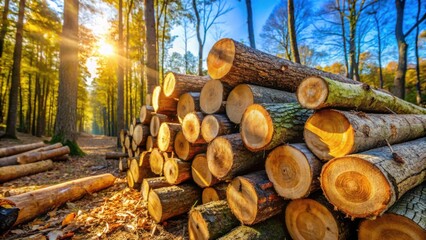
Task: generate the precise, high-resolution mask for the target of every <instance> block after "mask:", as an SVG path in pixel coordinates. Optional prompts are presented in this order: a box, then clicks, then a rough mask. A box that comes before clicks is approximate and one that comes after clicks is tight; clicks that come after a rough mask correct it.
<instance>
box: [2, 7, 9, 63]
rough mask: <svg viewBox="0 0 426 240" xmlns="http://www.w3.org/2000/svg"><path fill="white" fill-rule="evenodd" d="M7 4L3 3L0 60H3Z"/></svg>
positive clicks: (7, 23) (7, 12)
mask: <svg viewBox="0 0 426 240" xmlns="http://www.w3.org/2000/svg"><path fill="white" fill-rule="evenodd" d="M9 2H10V0H5V1H4V7H3V14H2V21H1V32H0V58H3V49H4V39H5V38H6V33H7V27H8V26H9V20H8V19H7V16H8V14H9Z"/></svg>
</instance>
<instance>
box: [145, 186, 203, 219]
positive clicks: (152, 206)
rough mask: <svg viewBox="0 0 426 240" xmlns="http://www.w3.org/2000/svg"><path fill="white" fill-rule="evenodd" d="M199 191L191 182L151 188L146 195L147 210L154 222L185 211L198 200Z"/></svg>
mask: <svg viewBox="0 0 426 240" xmlns="http://www.w3.org/2000/svg"><path fill="white" fill-rule="evenodd" d="M200 197H201V191H200V189H199V188H198V187H197V186H195V185H192V184H181V185H178V186H171V187H163V188H157V189H151V190H150V192H149V195H148V212H149V215H151V217H152V218H153V219H154V221H155V222H157V223H158V222H164V221H166V220H167V219H169V218H171V217H174V216H178V215H181V214H184V213H187V212H188V211H189V210H190V209H191V208H192V207H193V206H194V205H195V204H197V203H199V202H200Z"/></svg>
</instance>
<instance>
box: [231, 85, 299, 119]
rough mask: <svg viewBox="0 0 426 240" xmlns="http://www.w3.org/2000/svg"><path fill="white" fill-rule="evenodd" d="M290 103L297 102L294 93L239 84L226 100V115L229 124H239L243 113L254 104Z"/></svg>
mask: <svg viewBox="0 0 426 240" xmlns="http://www.w3.org/2000/svg"><path fill="white" fill-rule="evenodd" d="M290 102H297V99H296V95H295V94H294V93H289V92H285V91H281V90H276V89H272V88H265V87H261V86H256V85H250V84H240V85H238V86H236V87H235V88H234V89H232V91H231V92H230V93H229V95H228V98H227V99H226V115H228V117H229V119H230V120H231V122H234V123H236V124H240V123H241V118H242V116H243V113H244V111H245V110H246V109H247V107H248V106H250V105H252V104H254V103H290Z"/></svg>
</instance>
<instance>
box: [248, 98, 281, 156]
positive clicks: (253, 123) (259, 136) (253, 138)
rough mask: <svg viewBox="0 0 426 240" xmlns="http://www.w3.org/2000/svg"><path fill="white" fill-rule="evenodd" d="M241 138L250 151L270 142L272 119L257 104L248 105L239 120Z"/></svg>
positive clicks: (265, 145)
mask: <svg viewBox="0 0 426 240" xmlns="http://www.w3.org/2000/svg"><path fill="white" fill-rule="evenodd" d="M240 132H241V139H242V140H243V143H244V145H245V146H246V148H247V149H249V150H250V151H260V150H262V149H264V148H266V147H267V146H268V144H269V143H270V142H271V140H272V137H273V133H274V126H273V122H272V119H271V117H270V115H269V113H268V111H266V110H265V108H264V107H263V106H261V105H259V104H252V105H250V106H249V107H248V108H247V109H246V111H245V112H244V114H243V117H242V120H241V130H240Z"/></svg>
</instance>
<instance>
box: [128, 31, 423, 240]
mask: <svg viewBox="0 0 426 240" xmlns="http://www.w3.org/2000/svg"><path fill="white" fill-rule="evenodd" d="M207 66H208V73H209V77H199V76H188V75H182V74H177V73H168V74H167V76H166V78H165V79H164V83H163V85H162V87H161V86H158V87H156V88H155V90H154V91H153V92H152V101H151V103H152V106H143V107H142V109H141V111H140V116H139V119H138V120H135V121H134V125H133V126H132V127H131V129H130V131H128V132H125V131H122V136H121V141H122V143H123V144H124V146H125V149H124V150H125V151H127V152H128V154H129V156H131V155H133V154H136V155H138V154H137V153H138V152H139V153H140V154H139V155H138V156H137V157H136V158H129V159H130V160H124V161H123V163H121V161H120V163H121V164H120V165H121V167H122V168H123V169H125V168H126V166H127V167H128V169H129V170H128V172H127V173H128V174H127V175H128V177H127V179H128V181H129V186H131V187H134V188H138V189H139V188H140V190H141V192H142V196H143V199H144V200H146V201H147V204H148V210H149V213H150V215H151V216H152V217H153V219H154V220H155V221H157V222H163V221H166V220H167V219H169V218H171V217H174V216H178V215H181V214H185V213H187V212H189V220H188V230H189V237H190V239H215V238H220V239H283V238H284V237H285V236H286V234H289V235H290V236H291V238H293V239H346V238H348V237H350V236H355V235H356V234H357V233H356V230H357V229H358V237H359V238H360V239H378V238H383V237H384V236H387V235H386V234H387V233H388V232H392V236H393V237H394V238H395V239H398V238H403V237H405V236H407V235H408V236H410V237H412V238H413V239H426V224H425V222H426V216H425V211H426V210H425V208H424V207H417V206H420V205H421V204H424V202H425V201H426V199H425V197H426V194H425V189H426V188H425V184H422V183H423V181H424V179H425V176H426V138H425V136H426V109H424V108H421V107H418V106H416V105H413V104H411V103H408V102H405V101H403V100H401V99H398V98H396V97H394V96H392V95H391V94H389V93H387V92H385V91H383V90H377V89H373V88H371V87H370V86H368V85H366V84H361V83H359V82H355V81H353V80H350V79H347V78H344V77H342V76H339V75H334V74H331V73H326V72H322V71H320V70H317V69H313V68H309V67H307V66H303V65H300V64H296V63H293V62H290V61H287V60H284V59H280V58H277V57H274V56H271V55H268V54H266V53H263V52H260V51H258V50H255V49H251V48H249V47H247V46H245V45H243V44H241V43H239V42H236V41H234V40H232V39H222V40H220V41H218V42H217V43H216V44H215V45H214V46H213V48H212V50H211V51H210V53H209V55H208V58H207ZM361 111H362V112H361ZM141 146H142V147H141ZM141 149H144V150H143V151H142V150H141ZM194 183H195V184H194ZM416 186H418V187H417V188H415V187H416ZM410 189H413V190H411V191H409V190H410ZM410 202H411V203H410ZM200 203H201V205H199V204H200ZM409 203H410V204H409ZM418 204H420V205H418ZM282 219H285V221H284V222H283V221H282ZM354 220H357V221H354ZM358 220H359V221H358ZM241 223H242V226H238V225H241ZM358 224H359V225H358Z"/></svg>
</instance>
